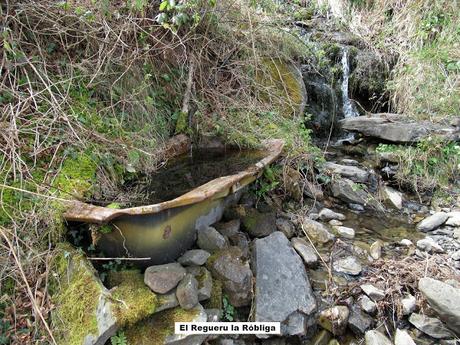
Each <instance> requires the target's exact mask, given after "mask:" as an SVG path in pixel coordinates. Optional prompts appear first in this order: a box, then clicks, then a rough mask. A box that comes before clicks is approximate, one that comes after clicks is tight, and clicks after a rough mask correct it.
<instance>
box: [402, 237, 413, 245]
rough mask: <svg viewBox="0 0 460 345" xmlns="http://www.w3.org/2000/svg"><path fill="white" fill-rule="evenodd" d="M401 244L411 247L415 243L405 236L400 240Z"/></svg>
mask: <svg viewBox="0 0 460 345" xmlns="http://www.w3.org/2000/svg"><path fill="white" fill-rule="evenodd" d="M399 244H401V245H403V246H406V247H410V246H413V245H414V243H413V242H412V241H411V240H408V239H407V238H403V239H402V240H401V241H399Z"/></svg>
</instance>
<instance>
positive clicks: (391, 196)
mask: <svg viewBox="0 0 460 345" xmlns="http://www.w3.org/2000/svg"><path fill="white" fill-rule="evenodd" d="M382 194H383V200H384V201H385V203H386V204H387V205H388V206H389V207H393V208H396V209H398V210H400V209H402V207H403V194H402V193H401V192H400V191H397V190H396V189H393V188H391V187H388V186H384V187H383V191H382Z"/></svg>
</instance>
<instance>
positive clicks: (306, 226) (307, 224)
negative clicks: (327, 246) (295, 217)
mask: <svg viewBox="0 0 460 345" xmlns="http://www.w3.org/2000/svg"><path fill="white" fill-rule="evenodd" d="M301 225H302V229H303V230H305V232H306V233H307V235H308V236H309V237H310V239H311V240H312V241H313V242H315V243H327V242H329V241H332V240H334V238H335V236H334V235H333V234H331V233H330V232H329V230H328V229H327V227H326V226H324V225H323V224H321V223H319V222H317V221H315V220H311V219H308V218H304V219H303V220H302V224H301Z"/></svg>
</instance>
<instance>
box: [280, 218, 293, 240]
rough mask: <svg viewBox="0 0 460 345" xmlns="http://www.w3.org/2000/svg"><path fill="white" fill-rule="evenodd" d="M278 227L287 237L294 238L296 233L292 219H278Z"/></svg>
mask: <svg viewBox="0 0 460 345" xmlns="http://www.w3.org/2000/svg"><path fill="white" fill-rule="evenodd" d="M276 228H277V229H278V231H281V232H282V233H283V234H284V235H285V236H286V237H287V238H292V237H293V236H294V235H295V227H294V224H292V222H291V221H289V220H287V219H284V218H277V219H276Z"/></svg>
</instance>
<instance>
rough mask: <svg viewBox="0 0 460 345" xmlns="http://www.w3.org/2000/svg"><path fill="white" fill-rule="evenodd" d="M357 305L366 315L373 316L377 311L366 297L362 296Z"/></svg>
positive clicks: (372, 302)
mask: <svg viewBox="0 0 460 345" xmlns="http://www.w3.org/2000/svg"><path fill="white" fill-rule="evenodd" d="M359 305H360V306H361V309H362V310H364V311H365V312H366V313H368V314H371V315H372V314H374V313H375V312H376V311H377V305H376V304H375V302H374V301H372V300H371V299H370V298H369V297H367V296H365V295H364V296H362V297H361V298H360V300H359Z"/></svg>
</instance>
